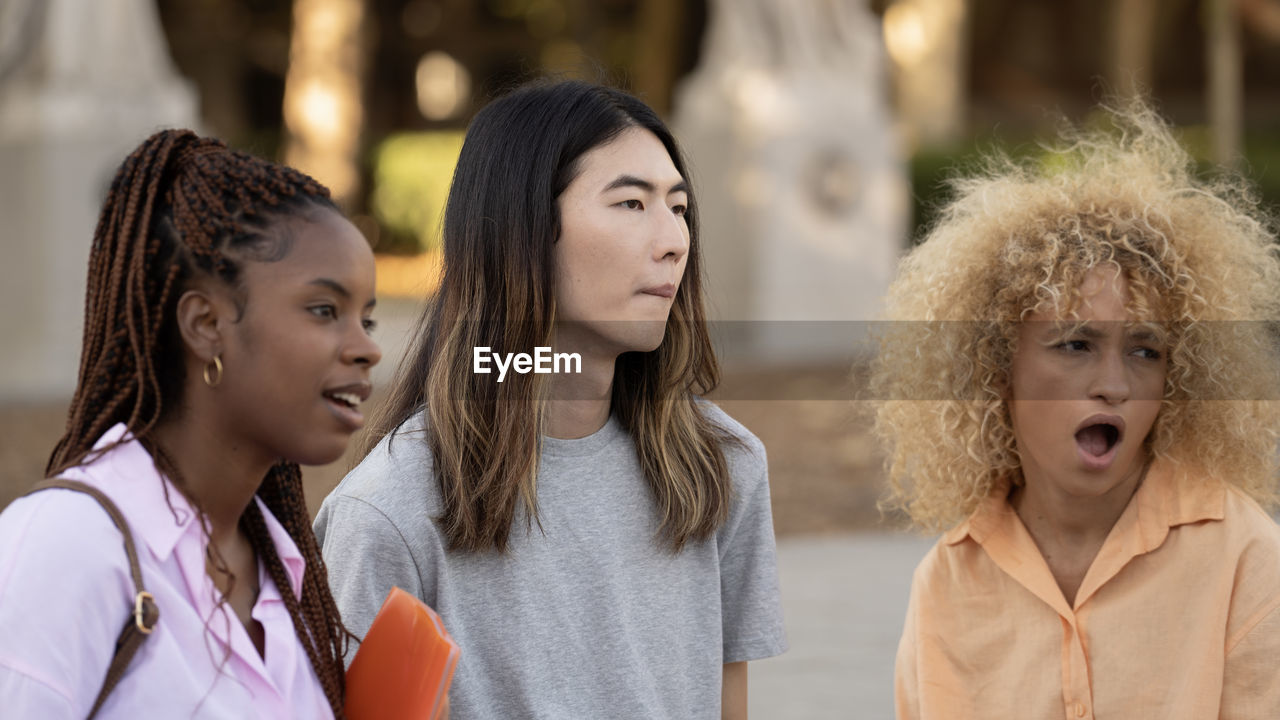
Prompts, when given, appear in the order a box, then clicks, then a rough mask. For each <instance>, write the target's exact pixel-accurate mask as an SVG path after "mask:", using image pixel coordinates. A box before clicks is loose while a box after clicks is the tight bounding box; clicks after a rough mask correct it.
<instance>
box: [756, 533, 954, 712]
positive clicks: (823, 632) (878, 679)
mask: <svg viewBox="0 0 1280 720" xmlns="http://www.w3.org/2000/svg"><path fill="white" fill-rule="evenodd" d="M933 543H934V539H932V538H922V537H919V536H916V535H909V534H899V533H859V534H850V535H839V536H833V537H814V538H806V537H794V538H784V539H783V540H781V541H779V543H778V571H779V573H780V575H781V578H782V604H783V611H784V612H785V614H786V621H787V635H788V638H789V639H790V642H791V649H790V650H789V651H788V652H787V653H786V654H784V655H782V656H780V657H777V658H771V659H769V660H761V661H759V662H754V663H751V666H750V670H749V682H748V685H749V688H750V707H749V709H750V716H751V718H752V719H753V720H864V719H866V720H879V719H880V718H890V719H891V718H893V658H894V654H895V652H896V651H897V647H898V636H899V634H900V633H901V631H902V620H903V617H904V616H905V615H906V610H907V595H908V592H909V590H910V588H911V573H912V571H913V570H914V569H915V566H916V563H918V562H919V561H920V558H922V557H924V554H925V553H926V552H927V551H928V550H929V548H930V547H931V546H932V545H933Z"/></svg>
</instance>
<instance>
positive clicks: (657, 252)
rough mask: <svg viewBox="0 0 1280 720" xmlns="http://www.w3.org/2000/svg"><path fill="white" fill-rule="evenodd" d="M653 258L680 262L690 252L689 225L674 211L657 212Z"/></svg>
mask: <svg viewBox="0 0 1280 720" xmlns="http://www.w3.org/2000/svg"><path fill="white" fill-rule="evenodd" d="M655 214H656V215H657V216H658V219H657V221H656V224H657V227H656V228H654V242H653V259H654V260H659V261H661V260H675V261H676V262H679V261H680V260H681V259H683V258H684V256H685V255H687V254H688V253H689V225H688V223H686V221H685V219H684V217H683V216H680V215H676V214H675V213H673V212H665V213H655Z"/></svg>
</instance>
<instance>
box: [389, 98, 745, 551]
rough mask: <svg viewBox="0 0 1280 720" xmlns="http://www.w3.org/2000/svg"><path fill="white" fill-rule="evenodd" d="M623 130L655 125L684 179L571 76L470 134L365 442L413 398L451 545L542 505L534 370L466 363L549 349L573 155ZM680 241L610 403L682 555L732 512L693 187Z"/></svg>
mask: <svg viewBox="0 0 1280 720" xmlns="http://www.w3.org/2000/svg"><path fill="white" fill-rule="evenodd" d="M628 128H643V129H645V130H648V131H649V132H651V133H653V134H654V135H655V136H656V137H657V138H658V139H659V140H660V141H661V142H662V144H663V146H665V147H666V149H667V153H668V154H669V155H670V156H671V161H672V163H673V164H674V165H675V167H676V169H677V170H678V171H679V172H680V175H681V176H682V177H684V178H685V179H686V180H687V179H688V177H689V176H688V173H687V172H686V170H685V164H684V161H683V158H682V157H681V154H680V149H679V147H678V146H677V144H676V141H675V138H674V137H673V136H672V135H671V132H670V131H669V130H668V129H667V127H666V125H664V124H663V122H662V120H661V119H659V118H658V116H657V115H656V114H655V113H654V112H653V110H652V109H650V108H649V107H648V106H647V105H645V104H644V103H643V102H641V101H640V100H638V99H636V98H634V97H632V96H631V95H628V94H627V93H624V92H621V91H619V90H615V89H612V88H608V87H602V86H599V85H591V84H587V83H581V82H554V83H549V82H537V83H534V84H531V85H526V86H524V87H522V88H520V89H518V90H516V91H515V92H512V93H511V94H509V95H506V96H504V97H502V98H501V99H499V100H497V101H495V102H493V103H491V104H490V105H488V106H487V107H485V108H484V109H483V110H481V111H480V113H479V114H477V115H476V117H475V119H474V120H473V121H472V123H471V126H470V127H469V128H468V130H467V135H466V139H465V141H464V143H463V146H462V152H461V154H460V156H459V158H458V166H457V169H456V170H455V172H454V176H453V186H452V188H451V189H450V192H449V200H448V204H447V206H446V209H445V215H444V274H443V279H442V282H441V287H440V290H439V293H438V295H437V296H436V297H435V298H434V299H433V301H432V302H431V303H430V304H429V306H428V307H427V309H426V311H425V312H424V314H423V316H422V319H421V320H420V322H419V327H418V335H417V338H416V340H415V342H414V344H413V347H412V349H411V351H410V352H409V354H408V355H406V357H405V359H404V361H403V362H402V364H401V366H400V369H399V371H398V372H397V378H396V381H395V382H394V384H393V389H392V394H391V397H390V399H389V401H388V403H387V404H386V405H385V406H384V407H383V409H382V410H381V411H380V412H379V414H378V415H377V417H376V418H375V419H374V420H373V421H372V422H371V423H370V429H369V433H368V435H367V436H366V446H365V451H366V452H368V451H369V450H371V449H372V448H373V447H374V446H375V445H377V443H378V442H379V441H380V440H381V439H382V438H383V437H384V436H386V435H387V434H388V433H391V432H393V431H394V430H395V428H397V427H399V426H400V425H401V424H402V423H403V422H404V421H405V420H407V419H408V418H409V417H410V416H412V415H413V414H414V413H416V412H418V411H419V410H421V409H423V408H425V409H426V414H427V443H428V446H429V448H430V449H431V452H432V456H433V458H434V463H435V475H436V479H437V481H438V482H439V483H440V489H441V494H442V497H443V502H444V511H443V514H442V517H441V518H440V520H441V522H442V528H443V530H444V532H445V534H446V536H447V538H448V541H449V544H450V547H451V548H453V549H462V550H476V551H479V550H486V549H496V550H498V551H503V550H505V549H506V545H507V538H508V535H509V533H510V530H511V526H512V522H513V520H514V519H515V517H516V513H517V508H518V507H523V509H524V511H525V516H526V519H527V520H528V521H530V522H532V521H535V520H536V519H537V515H538V508H537V488H536V477H537V470H538V455H539V443H540V439H541V436H542V432H541V431H542V426H543V419H542V414H541V412H540V402H539V401H540V400H541V399H543V398H544V397H545V390H546V386H545V381H544V379H543V376H541V375H535V374H529V375H518V376H516V377H513V378H508V379H507V380H506V382H503V383H500V384H499V383H495V382H493V381H492V380H490V379H489V377H488V376H477V375H476V374H474V373H473V372H472V366H471V362H472V348H474V347H478V346H487V347H490V348H492V350H493V352H495V353H509V352H529V351H530V350H531V349H532V348H534V347H539V346H547V345H550V341H551V338H552V336H553V331H554V322H555V314H556V313H555V272H554V271H555V266H554V260H553V258H554V255H553V246H554V243H555V242H556V240H557V238H558V237H559V236H560V229H561V219H560V214H559V209H558V205H557V198H558V197H559V196H560V194H561V193H562V192H564V190H565V188H567V187H568V186H569V183H570V182H572V181H573V179H574V178H575V177H576V176H577V174H578V171H579V169H580V168H579V162H580V160H581V158H582V156H583V155H585V154H586V153H587V152H588V151H590V150H592V149H593V148H596V147H599V146H601V145H604V144H606V143H608V142H610V141H611V140H613V139H614V138H616V137H617V136H618V135H619V134H620V133H622V132H623V131H624V130H626V129H628ZM685 219H686V221H687V222H688V227H689V235H690V249H689V254H688V260H687V263H686V267H685V274H684V279H683V281H682V282H681V284H680V287H679V290H678V292H677V293H676V296H675V301H674V304H673V306H672V310H671V317H670V319H669V320H668V322H667V327H666V334H665V336H664V338H663V341H662V344H661V345H660V346H659V348H658V349H657V350H655V351H653V352H648V353H639V352H632V353H624V354H623V355H622V356H620V357H619V358H618V362H617V364H616V366H615V371H614V378H613V390H612V401H613V412H614V413H616V414H617V416H618V417H619V419H620V420H621V422H622V424H623V426H624V427H625V428H626V429H627V431H628V432H629V433H630V435H631V437H632V439H633V441H634V443H635V447H636V450H637V454H638V456H639V459H640V464H641V467H642V469H643V471H644V474H645V477H646V479H647V480H648V483H649V486H650V487H651V488H652V490H653V492H654V496H655V500H656V502H657V503H658V508H659V511H660V514H661V518H662V520H661V530H660V532H661V533H662V534H663V535H664V536H665V538H666V539H667V540H668V541H669V543H670V545H671V547H672V548H674V549H676V550H678V549H679V548H681V547H683V545H684V544H685V543H686V542H687V541H689V540H690V539H698V538H705V537H707V536H708V535H710V534H711V533H713V532H714V531H715V530H716V528H718V527H719V526H720V524H721V523H722V522H723V521H724V519H725V517H727V515H728V506H729V491H730V483H729V474H728V467H727V464H726V462H725V457H724V453H723V451H722V446H723V445H724V443H726V442H729V441H730V440H729V438H730V436H729V435H728V434H727V433H725V432H724V431H723V430H722V429H721V428H719V427H718V426H716V425H715V424H714V423H713V422H711V421H710V420H709V419H707V418H706V416H705V415H704V414H703V413H702V411H701V409H700V408H699V407H698V402H699V401H698V399H697V397H696V396H697V395H699V394H703V393H706V392H709V391H711V390H712V389H713V388H714V387H715V386H716V385H717V384H718V382H719V368H718V366H717V364H716V359H715V354H714V352H713V349H712V346H711V342H710V338H709V336H708V333H707V328H706V321H705V312H704V309H703V300H702V255H701V250H700V246H699V243H698V218H697V204H696V202H694V195H693V192H692V190H690V193H689V203H688V210H687V211H686V213H685Z"/></svg>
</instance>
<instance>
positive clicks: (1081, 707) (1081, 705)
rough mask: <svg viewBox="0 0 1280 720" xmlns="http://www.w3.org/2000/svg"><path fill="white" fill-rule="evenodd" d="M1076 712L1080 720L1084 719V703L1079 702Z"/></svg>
mask: <svg viewBox="0 0 1280 720" xmlns="http://www.w3.org/2000/svg"><path fill="white" fill-rule="evenodd" d="M1075 710H1076V717H1078V718H1082V717H1084V703H1081V702H1077V703H1076V707H1075Z"/></svg>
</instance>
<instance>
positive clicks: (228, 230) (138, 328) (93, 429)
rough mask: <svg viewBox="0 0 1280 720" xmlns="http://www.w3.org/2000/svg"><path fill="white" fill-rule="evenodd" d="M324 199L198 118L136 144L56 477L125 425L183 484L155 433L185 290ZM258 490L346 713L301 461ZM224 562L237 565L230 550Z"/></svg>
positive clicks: (276, 569)
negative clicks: (297, 574) (189, 126)
mask: <svg viewBox="0 0 1280 720" xmlns="http://www.w3.org/2000/svg"><path fill="white" fill-rule="evenodd" d="M317 208H328V209H336V208H334V205H333V203H332V201H330V199H329V191H328V190H327V189H325V188H324V186H322V185H320V184H319V183H317V182H316V181H315V180H313V179H311V178H310V177H307V176H306V175H304V174H302V173H300V172H298V171H296V170H293V169H291V168H288V167H285V166H283V165H277V164H275V163H270V162H267V161H265V160H262V159H260V158H256V157H254V156H252V155H248V154H245V153H241V152H235V151H232V150H229V149H228V148H227V147H226V146H225V145H224V144H222V143H221V142H220V141H218V140H214V139H208V138H201V137H198V136H197V135H196V134H195V133H193V132H191V131H189V130H165V131H163V132H159V133H156V134H155V135H152V136H151V137H150V138H148V139H147V140H146V141H145V142H143V143H142V145H141V146H140V147H138V148H137V149H136V150H134V151H133V153H132V154H131V155H129V157H128V158H126V159H125V161H124V163H123V164H122V165H121V166H120V169H119V170H118V171H117V173H116V176H115V179H114V180H113V181H112V183H111V189H110V191H109V193H108V194H107V199H106V202H105V203H104V204H103V207H102V215H101V216H100V218H99V220H98V226H97V229H96V230H95V231H94V235H93V246H92V249H91V251H90V254H89V282H88V287H87V290H86V297H85V322H84V343H83V348H82V350H81V357H80V376H79V381H78V382H77V384H76V392H75V396H74V398H73V399H72V401H71V409H70V412H69V414H68V417H67V429H66V433H65V434H64V435H63V437H62V439H61V440H59V441H58V444H57V446H56V447H55V448H54V451H53V453H52V455H51V456H50V458H49V463H48V465H47V467H46V469H45V475H46V477H53V476H55V475H57V474H58V473H60V472H62V471H64V470H66V469H67V468H70V467H74V466H77V465H80V464H83V463H84V462H86V460H87V459H89V457H88V456H89V455H90V453H91V452H92V450H93V444H94V442H95V441H96V440H97V439H98V438H99V437H100V436H101V435H102V434H103V432H105V431H106V430H107V429H108V428H110V427H111V426H113V425H115V424H117V423H123V424H124V425H125V427H127V428H128V429H129V432H130V434H132V435H133V436H134V437H135V438H137V439H138V440H139V442H141V443H142V444H143V445H144V446H145V447H146V448H147V450H148V451H149V452H150V453H151V455H152V457H153V458H154V459H155V462H156V467H157V469H159V470H160V472H162V473H164V474H165V475H166V476H167V477H169V478H170V479H171V480H172V481H173V483H174V485H175V486H176V487H178V488H179V489H182V488H183V483H182V477H181V474H180V473H179V472H178V470H177V468H176V467H175V466H174V463H173V462H172V460H171V459H170V458H169V457H168V456H167V455H166V454H165V453H164V451H163V449H162V448H160V447H159V446H158V445H157V444H156V443H155V441H154V438H153V437H152V432H153V431H154V430H155V428H156V426H157V423H159V422H160V421H161V419H163V418H165V417H166V414H167V413H170V412H172V411H173V410H174V409H176V408H177V407H178V406H179V404H180V400H181V397H180V395H181V390H182V386H183V380H184V377H183V376H184V374H185V373H184V370H183V368H184V363H183V356H182V352H183V348H182V340H181V337H180V336H179V334H178V330H177V321H176V313H177V303H178V298H179V297H181V296H182V293H183V292H184V291H185V290H186V289H187V288H188V287H189V286H190V284H191V282H192V280H193V279H195V278H198V277H213V278H217V279H218V280H220V281H222V282H224V283H227V284H228V285H230V286H232V287H236V286H237V283H238V281H239V278H240V270H241V261H242V260H244V259H252V260H259V261H269V260H275V259H280V258H282V257H284V255H286V254H287V253H288V250H289V242H290V240H289V239H288V238H287V237H284V236H282V234H281V233H273V232H271V229H272V227H273V226H274V225H275V224H276V223H278V222H279V221H280V220H281V219H283V218H285V217H288V216H300V215H303V214H305V213H308V212H312V211H314V210H315V209H317ZM258 497H260V498H261V499H262V501H263V502H264V503H265V504H266V506H267V507H268V508H269V509H270V510H271V513H272V514H273V515H275V517H276V518H277V519H279V521H280V523H281V525H283V526H284V528H285V530H287V531H288V533H289V537H291V538H292V539H293V541H294V543H295V544H296V545H297V546H298V550H299V551H300V552H301V553H302V555H303V557H304V558H305V559H306V571H305V573H304V575H303V581H302V596H301V597H294V595H293V592H292V590H291V588H292V585H290V583H289V577H288V575H287V574H286V573H285V569H284V565H283V564H282V563H281V561H280V557H279V555H278V554H277V553H276V548H275V543H273V542H272V540H271V535H270V533H269V532H268V530H267V525H266V521H265V518H264V517H263V515H262V513H261V512H260V511H259V509H258V506H257V504H256V503H250V504H249V506H248V508H247V509H246V510H245V513H244V515H243V516H242V517H241V519H240V522H241V526H242V527H243V528H244V530H245V532H246V534H247V535H248V537H249V540H250V542H251V543H252V544H253V547H254V550H255V551H257V553H258V556H259V557H260V558H262V560H263V563H264V564H265V565H266V568H267V571H268V572H269V573H270V575H271V579H272V581H273V582H274V583H275V584H276V586H277V587H278V588H279V590H280V595H281V597H282V598H283V599H284V603H285V606H286V607H287V608H288V610H289V615H290V617H291V618H292V619H293V625H294V630H295V631H296V633H297V636H298V640H299V641H300V642H301V643H302V646H303V648H304V649H305V651H306V653H307V657H308V659H309V660H310V661H311V665H312V667H314V668H315V671H316V675H317V676H318V677H319V678H320V682H321V685H322V686H323V687H324V692H325V696H326V697H327V698H328V700H329V704H330V706H331V707H332V708H333V711H334V714H335V716H337V717H342V697H343V664H342V656H343V653H344V652H345V650H346V642H347V639H348V637H349V635H348V633H347V631H346V629H345V628H344V627H343V625H342V622H341V620H340V618H339V616H338V610H337V606H336V605H335V603H334V601H333V596H332V594H331V593H330V591H329V582H328V577H327V573H326V571H325V565H324V560H323V559H322V558H321V555H320V549H319V547H318V544H317V543H316V538H315V535H314V534H313V533H312V531H311V521H310V515H309V514H308V512H307V506H306V501H305V499H304V497H303V494H302V474H301V472H300V470H299V468H298V466H297V464H295V463H287V462H282V463H279V464H277V465H275V466H274V467H272V468H271V470H270V471H269V472H268V473H267V476H266V477H265V478H263V481H262V485H261V486H260V487H259V488H258ZM193 502H194V501H193ZM206 530H207V527H206ZM210 549H211V550H212V551H213V552H214V554H215V555H216V553H217V550H216V548H213V547H211V548H210ZM215 565H218V566H219V569H221V570H223V571H224V572H227V574H228V576H230V572H229V571H227V568H226V564H225V562H222V561H221V559H220V558H216V557H215ZM234 581H235V580H234V578H232V582H234Z"/></svg>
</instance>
